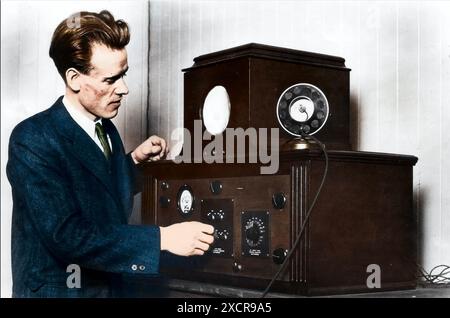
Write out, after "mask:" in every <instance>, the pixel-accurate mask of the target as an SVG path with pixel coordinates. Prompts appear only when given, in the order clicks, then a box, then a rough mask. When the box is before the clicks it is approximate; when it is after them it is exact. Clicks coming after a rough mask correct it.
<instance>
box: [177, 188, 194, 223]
mask: <svg viewBox="0 0 450 318" xmlns="http://www.w3.org/2000/svg"><path fill="white" fill-rule="evenodd" d="M194 205H195V197H194V194H193V192H192V188H191V187H190V186H189V185H187V184H184V185H182V186H181V187H180V189H179V190H178V195H177V210H178V212H179V213H180V214H181V215H183V216H189V215H191V214H192V213H193V212H194Z"/></svg>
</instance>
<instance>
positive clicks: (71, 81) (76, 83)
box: [66, 67, 81, 93]
mask: <svg viewBox="0 0 450 318" xmlns="http://www.w3.org/2000/svg"><path fill="white" fill-rule="evenodd" d="M80 75H81V74H80V72H79V71H78V70H76V69H74V68H73V67H71V68H69V69H67V71H66V82H67V86H69V87H70V89H71V90H73V91H74V92H77V93H78V92H79V91H80V86H81V83H80V80H81V76H80Z"/></svg>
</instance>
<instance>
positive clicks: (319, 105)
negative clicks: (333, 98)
mask: <svg viewBox="0 0 450 318" xmlns="http://www.w3.org/2000/svg"><path fill="white" fill-rule="evenodd" d="M328 114H329V108H328V100H327V98H326V96H325V94H324V93H323V92H322V91H321V90H320V89H319V88H318V87H316V86H314V85H311V84H307V83H300V84H295V85H292V86H291V87H289V88H287V89H286V90H285V91H284V92H283V93H282V94H281V95H280V98H279V99H278V103H277V118H278V122H279V124H280V126H281V127H282V128H283V129H284V130H285V131H286V132H288V133H289V134H291V135H294V136H297V137H300V136H303V135H305V134H307V135H313V134H315V133H317V132H318V131H319V130H320V129H322V127H323V126H324V125H325V123H326V121H327V119H328Z"/></svg>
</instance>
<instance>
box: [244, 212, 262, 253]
mask: <svg viewBox="0 0 450 318" xmlns="http://www.w3.org/2000/svg"><path fill="white" fill-rule="evenodd" d="M264 233H265V225H264V222H263V221H262V220H261V219H260V218H258V217H252V218H250V219H249V220H247V222H246V223H245V241H246V242H247V244H248V245H249V246H250V247H258V246H259V245H260V244H261V242H262V240H263V234H264Z"/></svg>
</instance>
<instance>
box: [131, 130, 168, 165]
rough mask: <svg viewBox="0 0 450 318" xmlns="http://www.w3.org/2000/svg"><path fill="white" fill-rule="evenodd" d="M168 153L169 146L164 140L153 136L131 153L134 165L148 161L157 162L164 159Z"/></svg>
mask: <svg viewBox="0 0 450 318" xmlns="http://www.w3.org/2000/svg"><path fill="white" fill-rule="evenodd" d="M167 152H168V149H167V144H166V141H165V140H164V139H162V138H161V137H158V136H151V137H150V138H148V139H147V140H146V141H144V142H143V143H142V144H140V145H139V146H138V147H137V148H136V149H134V151H133V152H132V153H131V157H132V158H133V161H134V163H136V164H137V163H140V162H144V161H147V160H151V161H157V160H159V159H161V158H163V157H164V156H165V155H166V154H167Z"/></svg>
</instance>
